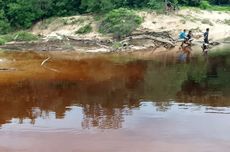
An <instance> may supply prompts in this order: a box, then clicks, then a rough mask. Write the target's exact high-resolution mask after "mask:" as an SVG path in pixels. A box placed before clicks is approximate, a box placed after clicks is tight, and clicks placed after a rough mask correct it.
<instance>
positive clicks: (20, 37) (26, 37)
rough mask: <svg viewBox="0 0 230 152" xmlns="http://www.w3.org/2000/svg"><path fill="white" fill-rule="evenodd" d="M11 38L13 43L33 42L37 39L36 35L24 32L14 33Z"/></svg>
mask: <svg viewBox="0 0 230 152" xmlns="http://www.w3.org/2000/svg"><path fill="white" fill-rule="evenodd" d="M13 36H14V40H15V41H34V40H37V39H38V37H37V36H36V35H34V34H31V33H29V32H25V31H19V32H16V33H15V34H13Z"/></svg>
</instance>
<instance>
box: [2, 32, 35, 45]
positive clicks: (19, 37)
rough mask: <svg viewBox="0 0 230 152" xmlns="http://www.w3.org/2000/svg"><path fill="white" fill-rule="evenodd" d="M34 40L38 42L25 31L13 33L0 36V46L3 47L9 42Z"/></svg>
mask: <svg viewBox="0 0 230 152" xmlns="http://www.w3.org/2000/svg"><path fill="white" fill-rule="evenodd" d="M35 40H38V36H36V35H34V34H31V33H29V32H26V31H18V32H15V33H9V34H6V35H2V36H0V45H3V44H5V43H6V42H11V41H35Z"/></svg>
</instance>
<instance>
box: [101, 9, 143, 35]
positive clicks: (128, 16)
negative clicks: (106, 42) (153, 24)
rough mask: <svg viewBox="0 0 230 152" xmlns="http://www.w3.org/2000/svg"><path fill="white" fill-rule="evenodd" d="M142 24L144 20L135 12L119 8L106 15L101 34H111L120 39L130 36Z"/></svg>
mask: <svg viewBox="0 0 230 152" xmlns="http://www.w3.org/2000/svg"><path fill="white" fill-rule="evenodd" d="M141 22H142V18H141V17H140V16H138V15H136V14H135V12H134V11H132V10H129V9H125V8H119V9H115V10H112V11H110V12H109V13H108V14H106V16H105V18H104V20H103V21H102V23H101V25H100V27H99V31H100V32H101V33H111V34H113V35H114V36H115V37H117V38H119V37H122V36H125V35H129V34H130V33H131V32H132V31H133V30H135V29H136V28H137V27H138V26H139V25H140V24H141Z"/></svg>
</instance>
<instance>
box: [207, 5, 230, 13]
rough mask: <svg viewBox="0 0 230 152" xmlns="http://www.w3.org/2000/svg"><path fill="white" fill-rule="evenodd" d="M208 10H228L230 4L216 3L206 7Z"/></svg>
mask: <svg viewBox="0 0 230 152" xmlns="http://www.w3.org/2000/svg"><path fill="white" fill-rule="evenodd" d="M208 10H213V11H227V12H228V11H230V6H217V5H211V7H209V8H208Z"/></svg>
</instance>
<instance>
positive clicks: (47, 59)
mask: <svg viewBox="0 0 230 152" xmlns="http://www.w3.org/2000/svg"><path fill="white" fill-rule="evenodd" d="M50 59H51V57H50V56H49V57H48V58H46V59H45V60H43V61H42V63H41V66H42V67H44V68H45V69H48V70H50V71H53V72H60V71H59V70H57V69H53V68H49V67H47V66H46V65H45V63H46V62H48V61H49V60H50Z"/></svg>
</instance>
